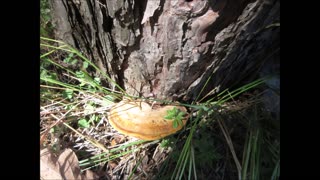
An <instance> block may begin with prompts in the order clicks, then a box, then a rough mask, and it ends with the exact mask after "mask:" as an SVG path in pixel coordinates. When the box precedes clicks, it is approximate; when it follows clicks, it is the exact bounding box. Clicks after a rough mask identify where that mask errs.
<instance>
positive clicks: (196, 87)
mask: <svg viewBox="0 0 320 180" xmlns="http://www.w3.org/2000/svg"><path fill="white" fill-rule="evenodd" d="M51 4H52V8H53V12H54V16H53V17H54V22H55V25H56V38H57V39H61V40H63V41H65V42H67V43H68V44H70V45H71V46H73V47H75V48H77V49H79V50H80V51H82V52H83V54H84V55H86V56H87V57H89V58H90V59H91V60H92V61H93V62H94V63H95V64H97V65H98V66H99V67H100V68H101V69H102V70H104V71H105V72H107V74H109V76H110V77H111V78H113V79H114V80H115V81H116V82H118V84H120V86H122V87H123V88H124V89H125V90H126V92H127V93H129V94H131V95H143V96H148V95H150V94H153V95H154V96H155V97H157V98H163V99H173V100H194V99H195V98H196V97H197V96H198V94H199V93H200V91H201V89H202V87H203V86H204V84H206V81H207V80H208V78H210V77H211V78H210V80H209V81H208V83H207V86H206V88H205V89H204V91H203V92H202V94H201V96H203V95H205V94H206V93H208V92H209V91H210V90H212V89H215V91H214V92H213V93H216V92H219V91H221V90H224V89H225V88H227V87H230V86H233V85H237V84H238V83H241V82H243V81H244V80H250V79H252V78H254V77H256V75H257V74H258V73H259V70H260V68H261V67H262V65H263V64H265V63H268V62H273V61H276V62H278V61H279V60H278V58H277V57H278V56H279V51H280V50H279V43H280V40H279V38H280V28H279V26H278V25H277V24H278V23H279V22H280V1H278V0H210V1H209V0H167V1H165V0H139V1H138V0H136V1H135V0H58V1H57V0H52V1H51Z"/></svg>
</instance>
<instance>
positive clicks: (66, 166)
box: [40, 148, 99, 180]
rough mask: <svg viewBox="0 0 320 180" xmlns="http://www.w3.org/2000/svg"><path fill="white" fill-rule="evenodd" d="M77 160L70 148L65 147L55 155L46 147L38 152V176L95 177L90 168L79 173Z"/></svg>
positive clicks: (56, 177) (50, 177) (44, 177)
mask: <svg viewBox="0 0 320 180" xmlns="http://www.w3.org/2000/svg"><path fill="white" fill-rule="evenodd" d="M80 172H81V171H80V167H79V161H78V158H77V156H76V154H75V153H74V152H73V151H72V150H71V149H65V150H64V151H63V152H62V153H61V154H60V156H59V157H56V156H55V155H54V154H53V153H52V152H50V151H49V150H48V149H47V148H46V149H43V150H41V152H40V177H41V178H42V179H80V180H86V179H97V178H99V177H98V176H97V175H96V174H95V173H93V172H92V171H90V170H87V171H85V172H84V173H83V174H81V173H80Z"/></svg>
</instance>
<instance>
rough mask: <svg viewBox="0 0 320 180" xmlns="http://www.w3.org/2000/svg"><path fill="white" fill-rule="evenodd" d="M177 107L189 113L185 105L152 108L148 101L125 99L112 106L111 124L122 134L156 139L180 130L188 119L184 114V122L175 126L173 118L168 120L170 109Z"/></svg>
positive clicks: (144, 138) (110, 113) (109, 117)
mask: <svg viewBox="0 0 320 180" xmlns="http://www.w3.org/2000/svg"><path fill="white" fill-rule="evenodd" d="M174 107H175V108H177V109H179V110H180V111H182V112H184V113H185V114H187V109H186V108H185V107H183V106H173V105H167V106H161V107H157V108H152V107H151V106H150V105H149V104H148V103H146V102H142V101H138V100H134V101H127V100H123V101H120V102H119V103H117V104H116V105H115V106H114V107H112V108H111V110H110V112H109V116H108V119H109V122H110V124H111V126H112V127H113V128H114V129H116V130H117V131H119V132H120V133H122V134H125V135H128V136H132V137H136V138H139V139H143V140H156V139H161V138H163V137H166V136H168V135H171V134H174V133H176V132H177V131H179V130H180V129H181V128H182V127H183V126H184V125H185V124H186V121H187V119H188V118H187V116H184V118H183V119H182V123H181V124H179V125H178V126H177V127H176V128H174V127H173V120H166V119H165V116H166V115H167V111H168V110H172V109H173V108H174Z"/></svg>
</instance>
